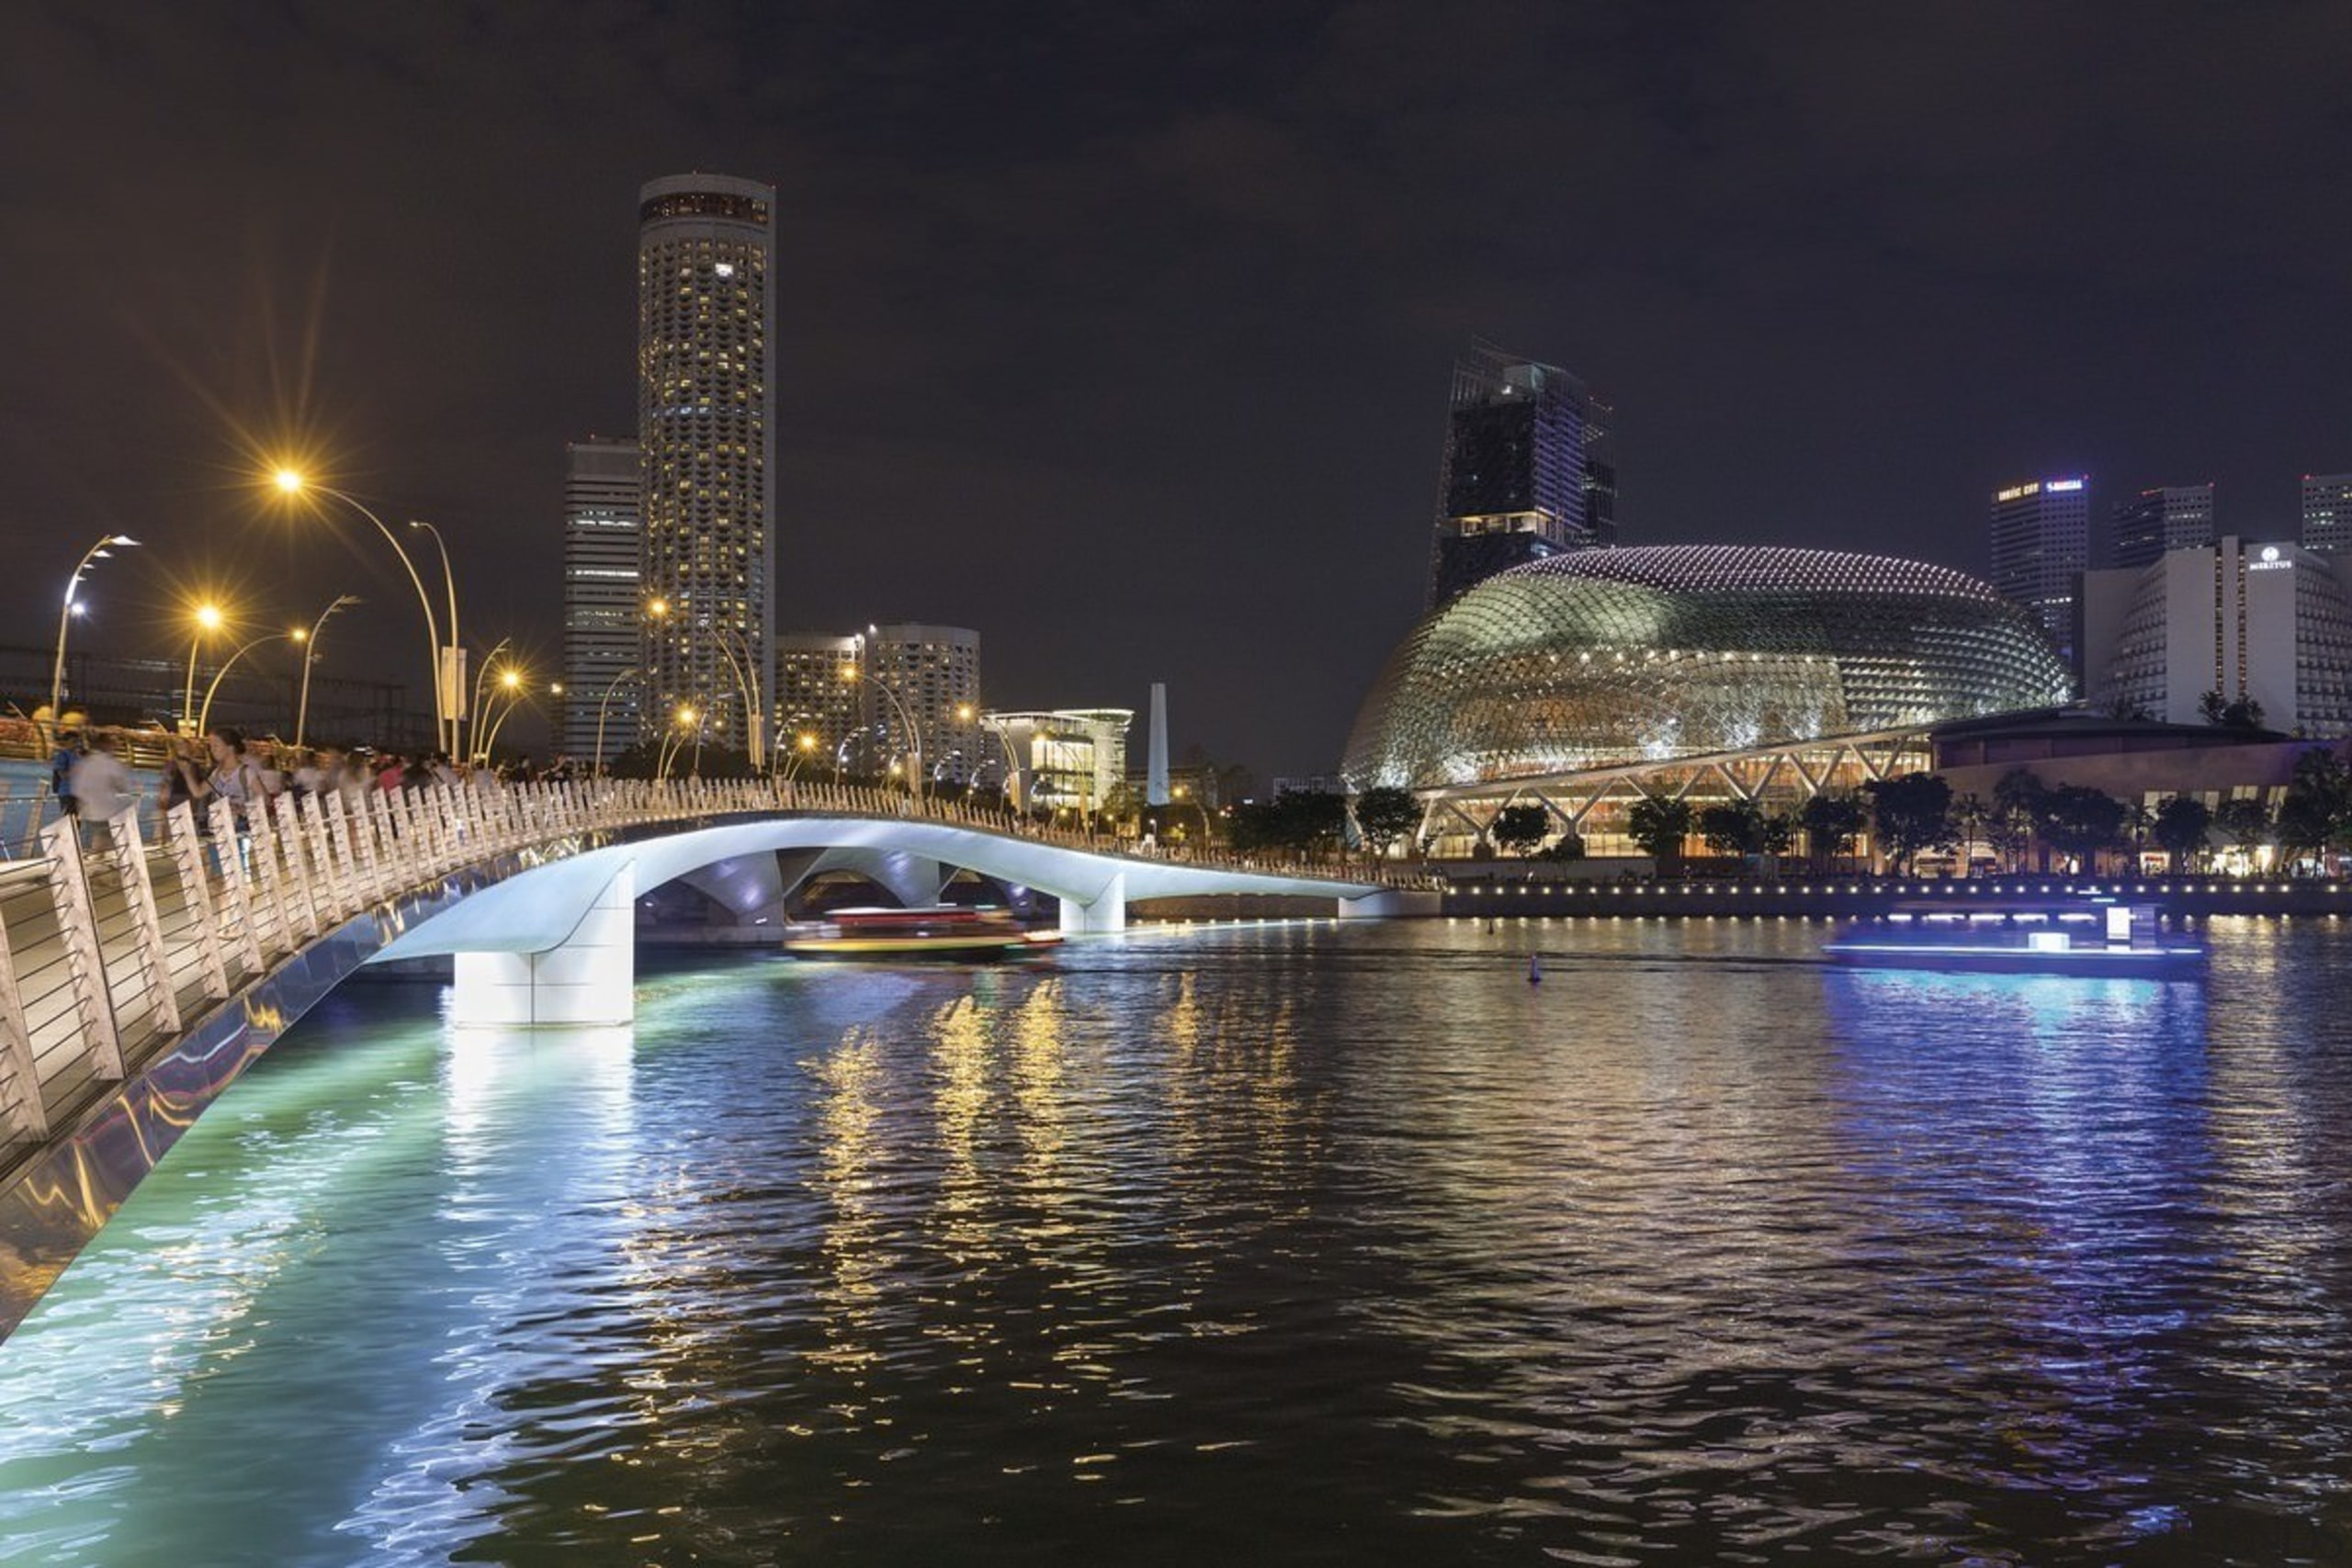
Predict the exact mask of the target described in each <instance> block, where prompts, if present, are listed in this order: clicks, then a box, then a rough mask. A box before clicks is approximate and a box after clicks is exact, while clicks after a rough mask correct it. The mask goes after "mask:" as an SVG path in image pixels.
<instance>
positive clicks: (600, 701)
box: [589, 664, 645, 777]
mask: <svg viewBox="0 0 2352 1568" xmlns="http://www.w3.org/2000/svg"><path fill="white" fill-rule="evenodd" d="M644 673H645V671H643V670H640V669H639V668H638V667H637V666H636V665H634V664H632V665H630V666H629V667H628V669H626V670H624V671H621V672H620V673H619V674H617V675H616V676H614V677H613V679H612V682H611V683H610V684H609V685H607V686H605V694H604V695H603V696H601V697H599V698H597V699H596V754H595V755H594V757H592V758H590V759H589V765H590V767H591V768H592V769H594V772H595V773H596V774H597V776H599V777H602V776H603V774H604V772H605V707H606V706H607V705H609V704H610V703H611V702H612V700H613V694H614V693H615V692H617V691H619V690H620V689H621V682H623V681H626V680H628V679H629V678H630V677H631V676H635V675H642V674H644Z"/></svg>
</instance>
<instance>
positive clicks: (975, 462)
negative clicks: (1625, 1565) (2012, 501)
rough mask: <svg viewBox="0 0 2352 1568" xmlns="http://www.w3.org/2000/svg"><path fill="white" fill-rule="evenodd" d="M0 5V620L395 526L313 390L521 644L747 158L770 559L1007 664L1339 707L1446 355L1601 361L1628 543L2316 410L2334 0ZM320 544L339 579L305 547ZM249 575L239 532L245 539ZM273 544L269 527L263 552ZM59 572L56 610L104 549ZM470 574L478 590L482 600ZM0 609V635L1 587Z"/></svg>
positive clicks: (2277, 491)
mask: <svg viewBox="0 0 2352 1568" xmlns="http://www.w3.org/2000/svg"><path fill="white" fill-rule="evenodd" d="M12 28H13V30H12V39H11V42H12V47H11V49H10V50H9V51H7V52H6V54H5V55H0V106H5V107H0V117H5V118H0V189H5V190H6V192H7V193H8V199H9V201H10V205H11V209H12V211H11V220H10V222H9V223H7V224H6V226H5V228H0V263H5V265H4V266H0V276H5V277H6V278H8V279H9V280H10V283H11V285H12V288H11V294H12V299H13V301H14V303H15V305H16V308H15V309H13V310H10V311H8V312H6V315H5V317H0V367H5V370H0V375H5V376H6V387H7V389H8V395H7V399H6V408H7V418H6V420H5V421H0V444H5V446H0V456H5V459H6V471H7V472H8V473H10V474H11V476H12V477H13V478H14V479H16V481H17V482H16V483H15V485H14V486H13V487H12V491H13V493H12V494H11V496H10V498H9V501H8V503H7V504H6V506H5V507H0V539H5V541H6V547H7V548H8V550H9V552H10V558H11V559H12V561H14V562H16V563H17V566H18V568H19V570H17V571H16V572H13V573H12V574H11V577H10V581H9V582H8V583H7V584H6V587H5V588H0V605H5V606H6V608H7V610H8V612H9V614H10V615H11V616H12V618H13V619H14V620H15V621H16V622H17V624H19V625H20V626H39V624H40V621H41V620H42V619H43V618H44V615H45V614H46V613H47V612H45V611H44V610H43V606H44V605H46V604H51V603H52V602H53V594H54V592H55V587H56V585H55V584H53V583H51V581H49V579H50V578H51V577H52V576H54V575H56V573H57V572H59V571H62V569H63V567H64V566H65V565H67V564H69V563H70V561H71V558H72V556H73V555H74V551H75V548H76V542H77V541H78V540H80V538H81V536H83V535H85V534H91V533H95V532H96V531H97V530H98V529H100V528H104V527H114V526H129V525H136V526H134V527H133V531H134V532H139V533H141V535H142V536H152V537H153V539H154V541H155V545H154V548H153V552H152V555H151V558H148V559H145V560H142V561H140V562H139V563H138V564H137V565H136V566H135V567H133V566H131V565H130V564H128V563H126V564H125V565H124V566H122V567H121V568H119V569H116V568H113V567H112V566H110V568H109V570H119V576H118V577H117V579H115V580H114V581H115V582H116V584H117V587H115V588H114V589H113V590H111V591H112V592H117V593H118V594H119V601H118V602H117V604H115V606H114V613H112V614H111V615H109V616H108V618H107V619H106V620H104V621H103V622H102V624H101V625H99V626H96V627H94V628H93V633H92V635H94V636H104V637H107V638H109V639H117V640H119V641H120V642H121V643H123V644H126V645H128V644H134V643H141V642H143V643H147V644H151V645H153V646H154V647H157V648H164V647H168V646H169V645H171V644H172V643H174V642H175V640H176V638H175V635H174V634H173V633H172V632H171V631H170V630H169V628H168V627H166V626H163V625H161V624H160V623H161V618H162V616H163V615H164V607H165V605H166V604H167V602H168V597H169V595H170V593H171V592H174V591H175V587H176V586H177V585H179V584H183V583H187V582H193V581H203V580H207V579H209V578H213V577H220V576H230V577H234V578H237V579H239V580H242V581H246V582H249V583H252V584H254V585H255V586H254V589H253V590H252V592H254V593H256V594H260V593H264V592H267V593H269V594H271V595H274V597H275V598H276V600H277V604H274V605H273V606H272V609H271V614H272V615H292V614H293V613H295V612H296V611H297V610H298V609H299V608H300V607H301V606H304V605H307V604H310V603H311V601H312V600H323V598H324V597H327V596H331V595H332V594H333V593H334V592H337V591H340V590H342V589H345V588H356V590H357V591H360V592H368V594H369V598H370V604H368V606H367V608H366V609H365V610H364V611H363V612H361V613H359V614H357V615H355V616H354V617H353V618H352V623H351V624H352V627H353V632H352V634H351V640H352V641H353V642H354V643H356V644H358V645H360V646H361V647H363V648H365V649H370V650H372V651H371V652H368V653H365V654H363V653H361V652H359V651H357V650H355V651H354V653H353V654H352V657H353V658H354V659H355V660H356V659H360V658H372V659H373V660H375V661H376V663H377V664H378V666H379V668H383V669H386V670H388V671H390V672H393V673H401V672H403V671H401V670H399V669H398V668H397V666H396V660H400V659H401V658H404V657H405V655H404V650H405V649H406V647H407V644H408V642H409V641H410V640H411V639H412V638H413V632H412V631H411V629H410V627H409V626H408V623H407V622H406V620H404V619H403V618H402V616H401V610H400V604H401V592H406V590H405V585H404V584H403V583H401V582H399V581H393V580H390V579H389V578H388V577H387V575H386V570H385V566H384V562H383V561H382V560H380V559H379V558H378V554H379V553H371V552H369V551H368V550H366V549H365V548H364V544H365V541H364V540H362V541H358V542H356V543H355V544H352V545H349V546H346V547H329V546H327V545H325V544H324V543H323V542H322V541H321V540H320V539H319V538H317V537H316V536H310V535H302V534H299V533H297V532H295V531H293V530H291V529H289V528H288V527H287V526H286V525H284V524H283V523H281V522H278V521H275V520H272V519H271V518H269V516H268V514H267V512H266V508H263V507H261V506H260V505H258V504H257V502H256V501H255V499H254V496H253V495H252V493H251V492H250V491H249V490H247V489H246V488H244V487H243V483H242V481H243V472H242V470H243V468H244V467H245V466H246V465H247V462H248V456H247V454H246V452H245V451H244V450H243V446H242V445H241V439H240V432H241V431H242V432H246V433H250V434H251V435H252V436H253V438H254V439H255V440H261V439H264V438H266V437H269V436H272V435H274V434H275V433H276V432H277V431H279V430H281V429H284V428H287V427H289V426H290V427H293V428H296V429H299V430H302V431H306V432H308V433H310V434H313V435H315V436H317V437H319V438H321V439H322V440H324V441H326V442H328V443H330V444H331V445H332V446H333V448H334V451H335V452H336V454H337V456H338V460H339V461H340V463H341V464H342V465H343V471H344V472H345V475H346V477H347V478H348V479H349V480H350V482H351V483H352V484H353V486H354V487H355V488H359V489H363V490H365V491H368V493H369V494H370V495H372V496H375V497H378V498H380V499H381V500H382V501H383V502H384V503H385V504H386V505H387V506H388V507H390V509H391V510H392V512H394V513H400V514H415V515H426V516H431V517H434V518H435V520H436V521H439V522H441V523H443V524H444V525H447V528H448V530H449V533H450V535H451V537H452V540H453V542H454V543H455V544H456V547H457V549H458V556H459V568H460V570H461V572H462V573H463V574H464V578H465V581H467V583H468V584H469V585H470V589H471V592H472V593H473V595H474V596H475V602H476V603H477V604H480V605H481V610H480V611H479V612H476V614H478V615H480V616H481V620H479V621H477V623H476V624H477V625H486V624H488V623H490V622H492V621H496V620H497V619H498V618H499V617H502V616H503V617H505V618H506V619H508V620H511V622H512V626H511V627H510V626H507V625H504V624H501V625H499V626H498V628H497V629H499V630H501V631H503V630H508V629H512V630H515V631H516V632H517V633H519V634H522V635H524V636H525V637H526V639H527V640H529V641H531V642H534V643H536V645H537V646H538V647H540V648H542V649H547V650H548V651H549V652H550V653H551V652H552V650H553V649H554V647H555V644H556V637H555V609H556V598H557V581H556V576H555V568H554V559H553V556H552V553H551V552H552V548H553V545H554V541H555V538H556V531H557V504H558V486H559V482H560V461H561V446H562V443H563V442H564V441H565V440H566V439H568V438H571V437H574V436H577V435H580V434H586V433H589V432H592V431H594V432H606V433H613V432H626V431H627V429H628V426H629V424H630V423H631V420H632V417H633V415H632V409H633V388H632V384H631V380H630V377H631V342H632V332H633V321H634V301H633V288H634V277H633V255H632V246H633V242H634V232H633V200H634V195H635V191H636V187H637V186H638V184H639V182H640V181H641V180H643V179H645V178H647V177H650V175H656V174H661V173H667V172H673V171H675V170H678V169H684V168H716V169H724V170H727V171H729V172H736V173H742V174H748V175H756V176H760V177H764V178H769V179H773V180H775V182H776V183H777V185H778V186H779V188H780V193H781V200H780V206H781V211H782V223H781V229H782V234H783V245H784V256H783V279H784V287H785V296H784V303H783V319H782V320H781V321H780V322H779V331H778V333H777V337H778V343H779V349H780V369H781V372H782V374H781V377H780V381H781V387H780V391H781V396H782V410H783V418H782V431H781V434H782V443H781V445H782V449H783V471H782V474H781V476H780V500H781V507H782V518H783V522H782V542H783V552H784V557H785V560H786V567H785V570H784V571H783V574H782V583H781V588H780V599H781V602H782V605H783V608H784V612H785V614H786V619H787V620H789V621H791V622H793V623H796V624H808V625H833V624H839V625H844V626H846V625H852V624H862V623H864V622H865V621H867V620H872V619H880V618H887V617H898V616H906V617H920V618H929V619H938V620H947V621H954V622H960V623H964V624H968V625H972V626H978V627H979V628H981V630H982V632H983V634H984V636H985V637H986V650H987V666H988V677H989V687H990V694H991V695H992V697H995V698H999V699H1001V700H1003V701H1006V702H1008V703H1014V704H1022V705H1028V704H1048V703H1063V702H1068V703H1088V704H1092V703H1103V702H1127V703H1132V704H1135V705H1140V703H1141V700H1142V693H1143V689H1144V685H1145V683H1146V682H1148V681H1150V680H1152V679H1166V680H1168V681H1170V682H1171V684H1172V686H1173V690H1174V694H1175V717H1176V726H1177V728H1178V731H1179V733H1180V735H1181V736H1183V737H1186V738H1196V739H1202V740H1204V741H1205V742H1207V743H1208V744H1210V745H1211V746H1212V747H1214V748H1215V749H1216V750H1218V751H1220V752H1223V753H1226V754H1228V755H1238V756H1240V757H1242V758H1244V759H1246V760H1248V761H1252V762H1255V763H1257V764H1259V765H1260V766H1261V767H1262V768H1266V769H1269V770H1278V771H1293V770H1304V769H1308V768H1315V767H1319V766H1322V765H1326V764H1328V763H1329V761H1330V760H1331V758H1332V755H1333V753H1334V752H1335V751H1336V750H1337V748H1338V746H1339V744H1340V739H1341V738H1342V736H1343V733H1344V730H1345V727H1346V724H1347V722H1348V720H1349V718H1350V717H1351V713H1352V708H1353V705H1354V702H1355V699H1356V697H1357V695H1358V694H1359V692H1360V691H1361V688H1362V686H1363V682H1364V681H1365V680H1366V679H1368V677H1369V675H1370V673H1371V671H1372V670H1373V669H1374V667H1375V665H1376V664H1377V662H1378V660H1379V659H1380V657H1381V655H1382V654H1383V652H1385V649H1386V647H1387V646H1388V644H1389V643H1390V642H1391V641H1392V640H1393V638H1394V637H1396V635H1397V633H1398V632H1399V631H1400V630H1401V629H1402V627H1403V626H1404V625H1405V624H1406V623H1407V622H1408V621H1409V619H1410V617H1411V615H1413V613H1414V612H1415V610H1416V609H1417V608H1418V603H1419V572H1420V570H1421V564H1422V561H1423V558H1424V550H1425V541H1424V534H1423V531H1424V529H1425V527H1426V525H1427V519H1428V514H1429V511H1430V502H1431V497H1432V495H1433V493H1434V489H1435V479H1436V464H1437V445H1438V440H1439V435H1440V428H1441V423H1442V398H1443V388H1444V381H1445V377H1446V372H1447V362H1448V360H1449V358H1450V357H1451V355H1452V354H1453V352H1454V351H1455V349H1456V348H1458V347H1459V346H1460V345H1461V344H1463V343H1464V340H1466V339H1467V338H1468V337H1470V336H1471V335H1473V334H1483V335H1486V336H1489V337H1494V338H1498V339H1500V340H1502V341H1505V342H1507V343H1510V344H1514V345H1517V346H1520V347H1522V348H1524V349H1525V350H1526V351H1528V352H1530V353H1533V354H1538V355H1544V356H1547V357H1551V358H1555V359H1558V360H1560V361H1562V362H1564V363H1566V364H1568V365H1570V366H1572V367H1576V368H1577V369H1579V370H1580V371H1582V372H1583V373H1584V374H1585V375H1587V376H1588V377H1589V378H1591V379H1592V380H1594V381H1595V382H1596V383H1598V384H1600V385H1601V386H1603V387H1605V388H1607V389H1609V390H1610V391H1611V392H1612V393H1613V395H1614V396H1615V398H1616V400H1617V401H1618V403H1619V407H1620V425H1621V429H1622V432H1623V452H1622V458H1623V463H1622V467H1623V484H1624V496H1623V514H1624V517H1625V520H1626V533H1627V536H1628V538H1629V539H1630V540H1633V541H1636V542H1638V541H1640V540H1644V539H1689V538H1715V537H1722V538H1736V539H1758V540H1785V541H1792V542H1804V543H1818V544H1824V545H1833V546H1856V547H1860V546H1869V547H1882V548H1888V549H1894V550H1902V551H1909V552H1916V553H1919V554H1923V555H1928V556H1930V557H1933V558H1939V559H1946V560H1951V561H1953V562H1954V563H1956V564H1959V565H1962V566H1979V565H1981V557H1982V534H1983V516H1982V496H1983V492H1984V491H1985V490H1986V489H1987V488H1988V487H1989V485H1990V484H1991V483H1992V482H1994V481H1995V480H1996V479H2000V478H2002V477H2004V476H2007V475H2009V474H2013V473H2018V472H2024V471H2029V470H2030V469H2032V468H2037V467H2041V466H2044V465H2052V464H2059V463H2065V464H2082V465H2085V466H2087V467H2090V468H2093V469H2095V470H2096V471H2098V473H2100V474H2101V475H2102V476H2103V477H2104V478H2106V479H2109V481H2110V482H2111V483H2113V484H2116V485H2120V484H2124V483H2132V484H2136V483H2139V482H2143V481H2147V482H2153V481H2156V480H2161V479H2180V478H2212V479H2218V480H2220V481H2221V483H2222V486H2223V491H2222V505H2223V507H2224V510H2225V518H2226V519H2228V520H2233V521H2236V522H2238V523H2240V524H2242V525H2245V526H2247V527H2249V528H2254V529H2257V530H2258V529H2260V528H2262V527H2266V526H2274V525H2278V524H2283V523H2284V522H2285V521H2286V519H2287V518H2288V516H2289V514H2290V513H2289V509H2290V506H2291V484H2292V479H2293V476H2294V475H2295V474H2296V473H2298V472H2301V471H2302V470H2305V469H2311V468H2352V391H2347V389H2346V379H2345V378H2344V376H2343V373H2342V367H2343V365H2344V363H2345V354H2346V345H2347V337H2352V321H2347V308H2346V303H2345V300H2344V290H2343V288H2342V286H2341V282H2340V278H2341V272H2342V258H2343V257H2344V256H2345V255H2346V254H2347V252H2352V206H2348V205H2347V201H2346V197H2347V190H2346V175H2345V169H2344V158H2345V154H2344V152H2343V149H2345V148H2346V147H2347V146H2352V107H2347V105H2348V104H2352V95H2346V93H2344V92H2343V90H2342V84H2343V82H2344V81H2346V79H2347V72H2346V66H2347V64H2352V13H2346V11H2345V10H2344V9H2343V8H2342V7H2341V6H2335V5H2332V4H2324V3H2311V4H2304V3H2299V0H2244V3H2234V4H2226V5H2224V4H2211V5H2208V4H2196V3H2163V4H2154V5H2134V6H2120V5H2082V6H2047V5H2043V4H2038V3H2034V0H1971V3H1967V4H1960V3H1933V4H1925V5H1910V6H1885V5H1874V4H1862V3H1853V0H1816V3H1814V4H1808V5H1806V6H1709V5H1697V4H1676V3H1626V4H1588V5H1574V6H1570V5H1560V4H1555V3H1546V0H1527V3H1524V4H1521V3H1513V0H1461V3H1458V4H1452V5H1445V6H1430V5H1428V4H1426V3H1423V0H1395V3H1391V0H1362V3H1356V4H1344V5H1325V6H1208V7H1204V6H1199V5H1197V4H1181V5H1180V4H1152V3H1145V4H1136V5H1129V6H1080V5H1076V4H1068V5H1026V6H922V5H917V6H895V7H879V6H865V5H858V4H852V3H849V0H837V3H819V4H809V5H802V6H793V7H789V8H786V7H771V6H752V5H741V6H727V5H708V6H676V5H657V4H652V3H651V0H639V3H625V0H602V3H591V4H557V3H554V0H543V3H503V4H501V5H498V6H457V5H446V4H441V5H436V4H424V5H416V6H348V5H343V4H335V3H329V0H280V3H277V4H266V5H247V6H225V5H210V4H199V5H180V4H173V5H165V4H163V3H162V0H125V3H121V4H116V5H111V6H102V7H99V6H78V5H71V4H66V3H64V0H54V3H51V4H45V5H44V4H36V5H35V6H33V8H32V9H31V12H30V14H29V15H28V16H26V17H20V18H12ZM355 580H357V581H355ZM261 584H270V585H271V586H270V587H269V588H267V589H264V588H262V587H261V586H259V585H261ZM279 584H283V586H278V585H279ZM103 608H105V606H102V609H103ZM469 618H472V617H471V615H469ZM17 640H25V641H37V640H39V638H38V635H37V634H35V633H24V634H20V636H19V637H18V639H17Z"/></svg>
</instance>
